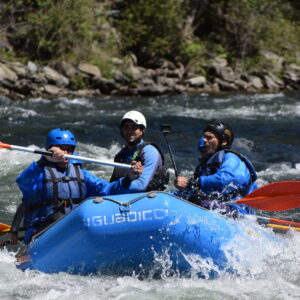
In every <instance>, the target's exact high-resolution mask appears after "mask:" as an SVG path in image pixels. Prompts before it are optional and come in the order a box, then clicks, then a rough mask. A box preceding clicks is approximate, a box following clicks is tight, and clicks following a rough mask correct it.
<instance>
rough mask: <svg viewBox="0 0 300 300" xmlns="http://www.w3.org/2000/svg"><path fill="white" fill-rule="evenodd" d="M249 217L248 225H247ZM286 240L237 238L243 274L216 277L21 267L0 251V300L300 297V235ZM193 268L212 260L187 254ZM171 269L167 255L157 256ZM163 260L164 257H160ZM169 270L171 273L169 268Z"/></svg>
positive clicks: (235, 260) (236, 261)
mask: <svg viewBox="0 0 300 300" xmlns="http://www.w3.org/2000/svg"><path fill="white" fill-rule="evenodd" d="M247 225H249V224H247V221H245V226H247ZM268 233H269V232H268ZM280 240H282V243H281V242H279V243H276V242H272V241H267V240H266V239H263V238H262V237H259V236H255V235H253V236H251V235H249V240H248V241H247V240H241V239H239V238H237V239H236V241H235V242H233V243H232V245H231V247H234V250H235V253H236V256H230V255H229V258H231V259H232V260H231V263H233V264H234V267H235V268H238V271H239V274H233V273H232V274H230V273H226V272H224V273H222V272H219V277H218V278H216V279H213V280H211V279H201V278H197V277H196V276H195V277H194V276H192V277H190V278H181V277H180V276H174V277H167V276H165V277H163V278H162V279H160V280H157V279H151V278H148V279H147V278H146V279H144V280H139V279H138V278H137V276H135V275H133V276H125V277H112V276H79V275H69V274H66V273H59V274H52V275H50V274H43V273H40V272H36V271H29V270H28V271H26V272H22V271H19V270H17V269H16V268H15V266H14V253H9V252H7V251H6V250H3V249H2V250H0V293H1V299H41V298H42V299H44V300H48V299H74V298H76V299H82V300H84V299H92V300H93V299H99V298H100V297H101V298H104V299H126V300H127V299H133V300H136V299H137V298H138V299H298V298H299V296H300V287H299V282H300V274H299V267H300V258H299V255H298V253H299V252H298V249H299V246H300V235H299V233H296V232H291V233H288V234H287V235H285V236H284V237H280ZM188 259H189V262H190V263H191V265H193V264H194V270H195V273H196V272H197V271H199V270H204V269H205V267H207V269H208V270H209V268H210V267H213V264H212V263H211V262H209V260H202V261H201V258H199V257H191V256H190V257H189V258H188ZM157 260H158V261H160V266H162V265H165V268H166V269H165V270H168V269H169V267H170V266H169V263H168V262H169V259H168V255H167V254H166V255H165V257H164V256H160V257H159V258H157ZM162 260H165V261H162ZM166 274H167V272H166Z"/></svg>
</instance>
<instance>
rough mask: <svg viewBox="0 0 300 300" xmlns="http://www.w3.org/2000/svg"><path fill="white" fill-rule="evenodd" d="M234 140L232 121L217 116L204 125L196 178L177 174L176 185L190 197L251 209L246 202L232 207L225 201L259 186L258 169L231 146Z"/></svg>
mask: <svg viewBox="0 0 300 300" xmlns="http://www.w3.org/2000/svg"><path fill="white" fill-rule="evenodd" d="M233 140H234V134H233V131H232V129H231V128H230V127H229V125H227V124H225V123H223V122H221V121H217V120H214V121H211V122H209V123H208V124H207V125H206V126H205V128H204V133H203V137H201V139H200V141H199V144H198V150H199V151H200V159H199V160H200V163H199V165H198V166H197V167H196V169H195V172H194V178H191V179H188V178H186V177H183V176H178V177H177V178H176V180H175V186H176V187H177V188H178V189H180V190H181V192H182V194H183V195H186V197H187V198H188V200H190V201H192V202H194V203H196V204H199V205H200V206H202V207H205V208H208V209H220V210H223V211H224V212H229V211H232V210H237V211H240V212H242V213H247V212H250V211H251V209H250V208H248V207H246V206H241V205H232V206H231V207H229V206H228V205H225V204H224V202H225V201H229V200H237V199H240V198H242V197H245V196H246V195H247V194H249V193H251V192H252V191H254V190H255V189H256V188H257V184H256V179H257V175H256V172H255V169H254V167H253V165H252V164H251V162H250V161H249V160H248V159H247V158H246V157H245V156H243V155H241V154H239V153H237V152H235V151H232V150H231V149H230V148H231V145H232V142H233ZM251 212H252V211H251Z"/></svg>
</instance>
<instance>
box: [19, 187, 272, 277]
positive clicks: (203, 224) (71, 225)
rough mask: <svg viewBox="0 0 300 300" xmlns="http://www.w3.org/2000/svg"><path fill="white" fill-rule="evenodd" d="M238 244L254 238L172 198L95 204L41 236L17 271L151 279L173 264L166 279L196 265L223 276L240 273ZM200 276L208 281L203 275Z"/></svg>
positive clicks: (160, 195) (120, 198)
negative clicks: (232, 257) (232, 261)
mask: <svg viewBox="0 0 300 300" xmlns="http://www.w3.org/2000/svg"><path fill="white" fill-rule="evenodd" d="M256 229H257V230H259V228H258V227H256ZM252 231H253V230H252ZM263 234H265V233H263ZM236 236H238V237H239V238H245V239H247V238H249V231H248V230H245V228H244V227H243V226H241V225H240V222H238V221H235V220H233V219H226V218H225V217H223V216H221V215H219V214H217V213H215V212H213V211H208V210H205V209H202V208H200V207H198V206H196V205H193V204H191V203H189V202H187V201H185V200H183V199H180V198H177V197H175V196H173V195H172V194H168V193H164V192H151V193H140V194H127V195H117V196H109V197H103V198H102V197H97V198H90V199H86V200H85V201H84V202H83V203H81V204H80V205H79V206H77V207H76V208H75V209H74V210H73V211H71V212H70V213H69V214H67V215H65V216H64V217H63V218H62V219H60V220H59V221H57V222H56V223H54V224H53V225H52V226H51V227H50V228H48V229H47V230H45V231H44V232H41V233H39V234H38V235H36V236H35V237H34V239H33V240H32V242H31V243H30V244H29V245H28V246H26V247H25V248H24V249H22V250H21V251H20V253H19V254H18V262H17V266H18V267H19V268H20V269H22V270H25V269H33V270H39V271H42V272H46V273H57V272H68V273H72V274H82V275H88V274H103V275H132V274H136V275H141V276H149V275H150V276H152V275H155V273H159V272H163V269H164V268H165V269H166V264H167V270H168V274H170V275H171V274H173V273H175V274H179V276H189V275H190V274H191V272H193V267H192V264H191V257H194V258H195V257H196V258H197V259H198V260H199V259H200V260H205V261H206V262H207V263H208V264H209V265H210V266H211V267H212V268H211V270H210V271H209V272H208V273H209V275H208V277H212V276H214V275H215V274H216V273H218V270H225V271H230V272H233V271H234V270H232V269H231V267H230V265H229V264H228V257H227V252H226V251H225V250H224V249H227V248H228V244H229V243H230V242H231V241H232V240H233V239H234V237H236ZM270 236H271V235H270ZM271 238H272V236H271ZM227 250H228V249H227ZM229 252H230V250H229ZM197 274H198V276H205V277H207V274H205V275H203V274H204V273H203V272H202V270H201V268H200V270H198V271H197Z"/></svg>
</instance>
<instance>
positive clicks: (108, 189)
mask: <svg viewBox="0 0 300 300" xmlns="http://www.w3.org/2000/svg"><path fill="white" fill-rule="evenodd" d="M83 173H84V178H85V182H86V190H87V197H95V196H107V195H118V194H126V193H130V191H129V189H127V188H125V187H124V186H123V180H124V178H123V177H122V178H120V179H119V180H116V181H114V182H108V181H106V180H105V179H101V178H98V177H97V176H95V175H94V174H92V173H90V172H89V171H87V170H83Z"/></svg>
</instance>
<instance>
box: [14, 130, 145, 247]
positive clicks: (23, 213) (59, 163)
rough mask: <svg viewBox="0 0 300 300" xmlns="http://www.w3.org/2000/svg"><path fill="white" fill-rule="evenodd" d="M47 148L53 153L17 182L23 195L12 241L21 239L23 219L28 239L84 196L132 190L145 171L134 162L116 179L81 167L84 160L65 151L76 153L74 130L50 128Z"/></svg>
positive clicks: (25, 172)
mask: <svg viewBox="0 0 300 300" xmlns="http://www.w3.org/2000/svg"><path fill="white" fill-rule="evenodd" d="M45 147H46V149H47V150H48V151H51V152H53V155H52V156H42V157H41V158H40V160H38V161H37V162H33V163H32V164H31V165H30V166H29V167H28V168H26V169H25V170H24V171H23V172H22V173H21V174H19V175H18V177H17V179H16V182H17V184H18V186H19V188H20V190H21V191H22V194H23V199H22V203H21V205H20V206H19V207H18V209H17V212H16V214H15V217H14V221H13V224H12V228H11V243H12V244H14V243H16V242H17V241H18V230H19V225H20V223H21V220H22V219H23V218H24V220H23V225H24V229H25V231H26V232H25V237H24V243H25V244H27V243H29V242H30V240H31V238H32V236H33V235H34V234H36V233H37V232H39V231H41V230H42V229H43V228H45V227H47V226H48V225H50V224H51V223H53V222H54V221H55V220H57V219H59V218H60V217H61V216H62V215H63V214H65V213H67V212H68V211H70V210H71V209H72V208H74V207H75V206H76V205H78V204H79V203H80V202H82V201H83V200H84V199H86V198H88V197H92V196H105V195H113V194H125V193H129V192H132V191H133V190H132V189H131V190H129V189H128V185H129V184H130V182H131V181H132V180H134V179H136V178H137V177H138V175H139V173H141V172H142V166H141V163H137V162H133V163H132V168H131V169H130V171H129V172H128V174H127V175H126V176H125V177H122V178H120V179H118V180H116V181H114V182H112V183H109V182H107V181H106V180H104V179H101V178H98V177H96V176H95V175H93V174H91V173H90V172H89V171H87V170H83V169H81V166H80V162H78V161H73V162H72V161H69V160H68V159H66V158H65V157H64V155H65V154H73V152H74V150H75V147H76V140H75V137H74V135H73V133H72V132H70V131H69V130H63V129H60V128H57V129H53V130H51V131H50V132H49V134H48V136H47V139H46V145H45Z"/></svg>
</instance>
